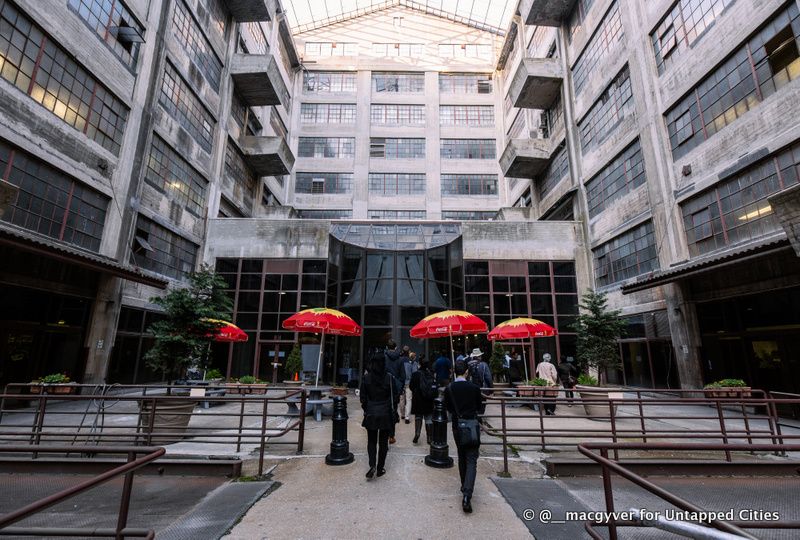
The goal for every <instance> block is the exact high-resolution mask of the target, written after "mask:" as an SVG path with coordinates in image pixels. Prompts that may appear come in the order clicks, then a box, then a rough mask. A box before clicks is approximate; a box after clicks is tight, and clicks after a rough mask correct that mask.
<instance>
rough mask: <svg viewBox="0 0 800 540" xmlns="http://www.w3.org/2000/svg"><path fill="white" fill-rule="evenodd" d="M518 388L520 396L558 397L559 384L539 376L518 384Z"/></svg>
mask: <svg viewBox="0 0 800 540" xmlns="http://www.w3.org/2000/svg"><path fill="white" fill-rule="evenodd" d="M517 390H518V391H519V395H520V396H525V397H549V398H553V397H558V386H555V385H554V384H551V383H550V381H548V380H547V379H541V378H539V377H536V378H535V379H530V380H527V381H523V382H521V383H520V384H519V385H517Z"/></svg>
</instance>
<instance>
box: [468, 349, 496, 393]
mask: <svg viewBox="0 0 800 540" xmlns="http://www.w3.org/2000/svg"><path fill="white" fill-rule="evenodd" d="M467 365H468V366H469V373H470V380H471V381H472V383H473V384H474V385H476V386H477V387H478V388H481V389H486V388H492V387H493V386H494V385H493V384H492V370H491V368H490V367H489V364H487V363H486V361H485V360H484V359H483V351H481V350H480V349H479V348H475V349H472V353H470V355H469V362H468V364H467Z"/></svg>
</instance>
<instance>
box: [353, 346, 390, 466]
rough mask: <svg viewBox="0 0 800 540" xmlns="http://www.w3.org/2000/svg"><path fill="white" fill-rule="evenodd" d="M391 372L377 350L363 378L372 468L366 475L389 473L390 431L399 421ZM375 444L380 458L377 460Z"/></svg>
mask: <svg viewBox="0 0 800 540" xmlns="http://www.w3.org/2000/svg"><path fill="white" fill-rule="evenodd" d="M392 382H393V381H392V376H391V375H390V374H389V373H388V372H387V371H386V359H385V357H384V355H383V354H382V353H381V354H376V355H374V356H373V357H372V358H370V361H369V372H368V373H367V374H366V375H364V378H363V379H362V380H361V390H360V392H359V397H360V398H361V408H362V409H363V410H364V420H363V421H362V422H361V425H362V426H363V427H365V428H366V430H367V455H368V456H369V470H368V471H367V478H368V479H370V478H372V477H373V476H375V470H376V467H377V472H378V476H383V475H384V474H386V469H385V468H384V466H385V465H386V454H387V453H388V451H389V434H390V433H391V431H392V428H393V427H394V424H395V423H396V420H395V417H396V414H395V412H396V411H397V397H396V396H394V395H393V394H394V389H393V388H392V386H393V385H392ZM376 447H378V448H377V462H376V459H375V458H376V455H375V454H376Z"/></svg>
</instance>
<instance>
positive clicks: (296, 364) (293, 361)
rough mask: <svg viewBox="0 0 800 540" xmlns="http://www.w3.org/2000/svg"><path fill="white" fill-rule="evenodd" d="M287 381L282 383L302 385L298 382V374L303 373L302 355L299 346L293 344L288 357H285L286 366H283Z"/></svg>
mask: <svg viewBox="0 0 800 540" xmlns="http://www.w3.org/2000/svg"><path fill="white" fill-rule="evenodd" d="M284 369H285V371H286V374H287V375H288V377H289V378H288V379H287V380H285V381H283V382H284V383H286V384H297V385H299V384H302V382H303V381H301V380H300V372H301V371H303V355H302V353H301V352H300V344H299V343H295V344H294V347H292V351H291V352H290V353H289V356H288V357H286V365H285V366H284Z"/></svg>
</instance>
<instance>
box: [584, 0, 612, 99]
mask: <svg viewBox="0 0 800 540" xmlns="http://www.w3.org/2000/svg"><path fill="white" fill-rule="evenodd" d="M624 36H625V32H624V30H623V29H622V21H621V20H620V16H619V5H618V4H617V3H616V2H615V3H614V5H613V6H611V9H609V10H608V13H606V16H605V17H604V18H603V20H602V22H601V23H600V25H599V26H598V27H597V30H595V33H594V35H593V36H592V38H591V40H589V43H588V44H587V45H586V47H585V48H584V49H583V52H582V53H581V55H580V57H579V58H578V61H577V62H575V65H574V66H573V67H572V77H573V81H574V82H575V94H576V95H578V94H580V93H581V90H583V87H584V85H585V84H586V81H588V80H589V74H590V73H594V72H596V70H597V67H598V65H599V64H600V62H601V61H603V60H604V59H605V57H606V56H607V55H608V53H609V52H611V51H612V50H613V49H614V48H615V47H616V46H617V43H618V42H620V41H622V39H623V37H624Z"/></svg>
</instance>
